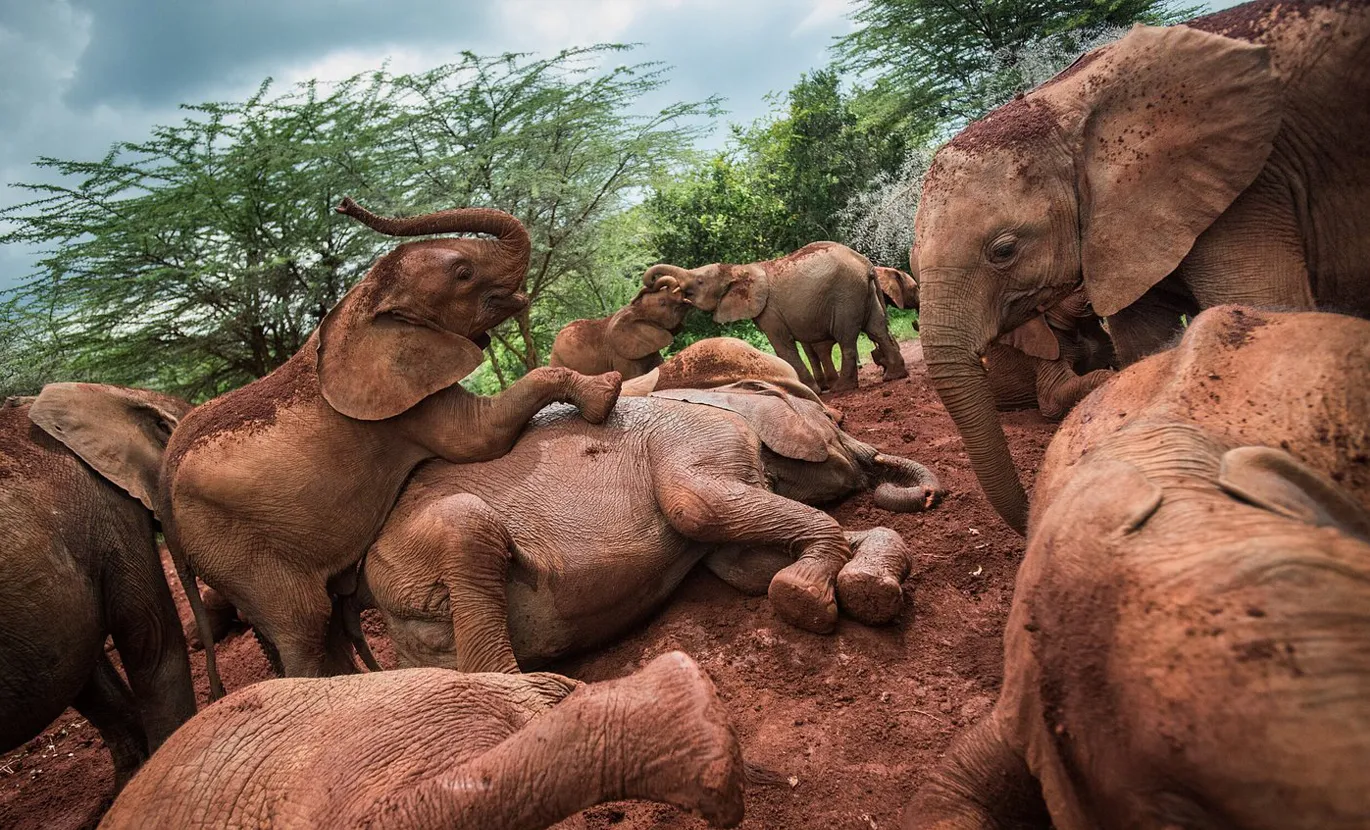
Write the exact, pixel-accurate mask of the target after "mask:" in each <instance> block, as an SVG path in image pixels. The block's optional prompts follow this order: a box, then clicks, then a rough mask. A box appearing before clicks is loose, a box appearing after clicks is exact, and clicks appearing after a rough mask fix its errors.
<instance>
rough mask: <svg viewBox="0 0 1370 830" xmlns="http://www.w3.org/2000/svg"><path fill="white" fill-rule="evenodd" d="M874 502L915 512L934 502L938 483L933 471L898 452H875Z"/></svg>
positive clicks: (882, 505)
mask: <svg viewBox="0 0 1370 830" xmlns="http://www.w3.org/2000/svg"><path fill="white" fill-rule="evenodd" d="M874 464H875V474H876V477H877V480H878V481H880V484H879V485H878V486H877V487H876V488H875V504H876V506H877V507H880V508H881V509H883V510H889V511H891V512H893V513H917V512H921V511H923V510H928V509H931V508H932V507H934V506H935V505H936V504H937V501H938V500H939V499H940V498H941V496H942V488H941V485H940V484H938V482H937V477H936V476H935V475H933V474H932V471H931V470H929V469H928V468H927V467H924V466H923V465H922V464H919V463H918V462H917V461H914V460H912V459H909V458H901V457H900V456H897V455H885V454H884V453H877V454H876V456H875V460H874Z"/></svg>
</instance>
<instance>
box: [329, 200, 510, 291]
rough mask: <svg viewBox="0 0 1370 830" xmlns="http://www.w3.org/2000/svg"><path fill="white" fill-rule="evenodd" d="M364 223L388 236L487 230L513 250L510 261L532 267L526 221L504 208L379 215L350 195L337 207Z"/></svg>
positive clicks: (339, 211)
mask: <svg viewBox="0 0 1370 830" xmlns="http://www.w3.org/2000/svg"><path fill="white" fill-rule="evenodd" d="M335 210H337V212H338V213H342V214H345V215H347V216H351V217H352V218H353V219H356V220H357V221H358V222H361V223H362V224H363V225H366V226H367V227H368V228H370V229H372V230H373V231H377V232H379V233H383V234H385V235H386V236H429V235H431V234H440V233H486V234H489V235H491V236H493V237H496V238H498V239H499V241H500V242H501V243H502V244H503V245H504V246H505V247H506V248H507V249H508V250H509V256H510V258H511V260H513V261H512V262H511V263H510V265H511V267H516V268H517V270H518V271H519V272H520V273H522V272H525V271H527V270H528V255H529V252H530V250H531V248H532V243H531V242H530V241H529V239H528V231H527V230H525V229H524V227H523V223H522V222H520V221H519V220H518V219H515V218H514V217H513V216H510V215H509V214H507V213H505V212H504V211H502V210H494V209H492V208H453V209H451V210H439V211H435V212H433V213H425V214H422V215H419V216H409V217H405V218H400V217H387V216H377V215H376V214H374V213H372V212H371V211H369V210H367V209H366V208H364V207H362V206H361V205H359V204H357V203H356V202H354V201H352V197H350V196H346V197H344V198H343V200H342V203H341V204H339V205H338V206H337V208H335Z"/></svg>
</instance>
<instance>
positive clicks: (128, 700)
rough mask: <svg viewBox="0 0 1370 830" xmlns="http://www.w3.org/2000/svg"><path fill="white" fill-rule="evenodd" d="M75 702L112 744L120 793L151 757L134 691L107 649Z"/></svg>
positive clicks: (115, 790)
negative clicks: (106, 653) (107, 652)
mask: <svg viewBox="0 0 1370 830" xmlns="http://www.w3.org/2000/svg"><path fill="white" fill-rule="evenodd" d="M72 706H73V707H75V709H76V711H78V712H80V713H81V717H83V718H85V719H86V720H88V721H90V723H91V725H92V726H94V727H95V729H96V730H97V731H98V732H99V733H100V737H101V738H103V739H104V741H105V746H107V747H109V754H110V756H111V757H112V758H113V759H114V792H115V793H118V792H119V791H120V790H122V789H123V788H124V785H125V784H127V783H128V781H129V779H130V778H132V777H133V773H135V772H137V771H138V767H140V766H142V764H143V762H144V761H146V760H147V757H148V742H147V734H146V733H145V732H144V731H143V726H142V724H141V723H140V722H139V718H138V707H137V704H136V703H135V701H134V699H133V693H132V692H130V691H129V690H128V686H125V685H124V681H123V678H121V677H119V672H118V671H116V670H115V668H114V665H113V664H112V663H110V662H109V658H108V657H106V656H105V654H104V651H103V650H102V651H101V652H100V656H99V657H98V658H97V659H96V661H95V667H94V668H93V669H92V671H91V673H90V679H89V680H87V681H86V685H85V686H83V687H82V688H81V691H80V693H78V694H77V695H76V699H75V700H74V701H72Z"/></svg>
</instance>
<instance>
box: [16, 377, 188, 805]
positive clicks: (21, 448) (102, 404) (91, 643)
mask: <svg viewBox="0 0 1370 830" xmlns="http://www.w3.org/2000/svg"><path fill="white" fill-rule="evenodd" d="M188 409H190V405H189V404H187V403H185V402H184V401H181V400H178V399H176V398H173V397H171V396H169V395H162V394H159V393H156V392H145V391H141V390H135V389H123V388H119V387H114V386H97V385H95V384H86V383H53V384H49V385H48V386H46V387H44V388H43V391H42V393H41V394H39V395H38V396H37V397H31V398H22V399H12V400H10V401H7V402H6V405H5V406H4V407H3V408H0V537H3V538H4V551H3V553H2V554H0V752H4V751H6V750H9V749H12V748H14V747H16V746H19V745H20V744H22V743H24V742H25V741H27V740H29V739H31V738H33V737H34V736H35V735H37V734H38V733H39V732H41V731H42V730H43V729H44V728H45V727H46V726H47V725H48V724H49V723H51V722H52V721H53V719H55V718H56V717H57V716H58V715H60V714H61V713H62V710H63V709H65V708H66V707H67V706H69V705H70V706H75V707H76V709H77V710H78V711H79V712H80V713H81V714H82V715H83V716H84V717H85V718H86V719H87V720H89V721H90V722H91V724H92V725H93V726H94V727H95V728H96V729H97V730H99V732H100V736H101V737H102V738H104V741H105V745H106V746H107V747H109V752H110V755H111V756H113V759H114V786H115V788H116V789H118V788H119V787H122V786H123V785H124V783H125V782H126V781H128V779H129V777H130V776H131V775H132V774H133V772H134V770H136V769H137V768H138V765H139V764H141V763H142V762H143V761H144V760H145V759H146V758H147V756H148V753H149V752H151V751H152V750H154V749H156V748H157V747H158V746H159V745H160V744H161V743H162V742H163V741H164V740H166V738H167V736H169V735H170V734H171V733H172V732H173V731H174V730H175V729H176V727H178V726H180V725H181V724H182V723H183V722H185V721H186V719H188V718H189V717H190V716H192V715H194V714H195V695H194V691H193V689H192V687H191V681H190V662H189V659H188V658H187V656H186V646H185V640H184V638H183V637H182V635H181V621H180V618H179V617H177V615H176V607H175V605H173V604H172V600H171V592H170V590H169V589H168V588H167V584H166V578H165V576H164V575H163V573H162V563H161V559H160V558H159V557H158V555H157V538H156V534H157V520H156V518H155V517H154V516H153V513H152V509H153V498H154V495H155V493H156V490H157V470H158V468H159V466H160V464H161V458H162V449H163V447H164V446H165V444H166V440H167V437H168V436H169V435H170V434H171V430H172V429H173V428H174V427H175V426H176V421H177V419H178V418H179V417H180V416H182V415H183V414H185V412H186V411H187V410H188ZM109 635H113V637H114V645H115V647H116V648H117V649H118V650H119V659H120V661H121V662H122V663H123V667H124V674H125V676H127V678H128V683H127V684H125V682H124V679H123V678H122V677H120V676H119V673H118V672H117V671H116V670H115V668H114V666H113V665H112V664H111V663H110V660H109V658H108V657H107V656H106V655H105V638H106V637H107V636H109ZM130 686H131V687H132V690H131V691H130V689H129V687H130Z"/></svg>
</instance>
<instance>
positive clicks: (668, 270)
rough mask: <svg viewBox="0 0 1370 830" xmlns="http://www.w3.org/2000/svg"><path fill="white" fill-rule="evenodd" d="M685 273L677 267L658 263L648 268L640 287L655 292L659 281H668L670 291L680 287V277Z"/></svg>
mask: <svg viewBox="0 0 1370 830" xmlns="http://www.w3.org/2000/svg"><path fill="white" fill-rule="evenodd" d="M683 273H685V269H684V268H681V267H680V266H678V265H668V264H667V263H664V262H663V263H659V264H657V265H653V266H652V267H651V268H648V269H647V270H646V272H644V273H643V275H642V285H643V286H644V287H646V288H650V289H653V290H655V289H656V287H657V285H658V282H659V281H660V280H670V281H671V285H672V286H673V287H672V290H675V288H678V287H680V275H681V274H683Z"/></svg>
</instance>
